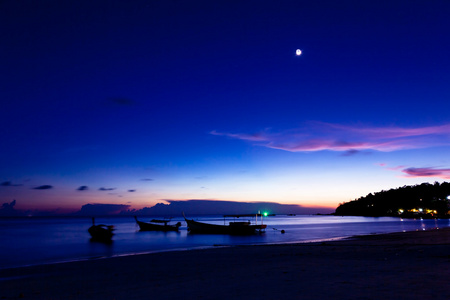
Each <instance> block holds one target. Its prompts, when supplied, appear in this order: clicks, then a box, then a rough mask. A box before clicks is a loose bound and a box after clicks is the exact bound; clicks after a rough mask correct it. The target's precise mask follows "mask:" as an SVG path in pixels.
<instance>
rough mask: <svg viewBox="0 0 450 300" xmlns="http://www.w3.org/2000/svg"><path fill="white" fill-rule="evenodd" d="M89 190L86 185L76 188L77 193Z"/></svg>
mask: <svg viewBox="0 0 450 300" xmlns="http://www.w3.org/2000/svg"><path fill="white" fill-rule="evenodd" d="M88 189H89V188H88V187H87V186H86V185H82V186H80V187H79V188H77V191H87V190H88Z"/></svg>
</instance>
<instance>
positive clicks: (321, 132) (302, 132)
mask: <svg viewBox="0 0 450 300" xmlns="http://www.w3.org/2000/svg"><path fill="white" fill-rule="evenodd" d="M210 134H212V135H216V136H226V137H229V138H232V139H238V140H243V141H248V142H252V143H254V144H255V145H258V146H263V147H267V148H272V149H279V150H285V151H290V152H314V151H323V150H329V151H339V152H345V153H346V154H347V155H352V154H355V153H357V152H359V151H363V150H375V151H384V152H389V151H397V150H407V149H418V148H429V147H435V146H448V145H450V124H444V125H440V126H430V127H419V128H402V127H394V126H392V127H369V126H362V125H355V126H346V125H339V124H330V123H323V122H309V123H307V126H305V127H302V128H296V129H291V130H284V131H280V132H273V131H271V130H269V129H266V130H263V131H261V132H258V133H253V134H248V133H221V132H218V131H211V132H210Z"/></svg>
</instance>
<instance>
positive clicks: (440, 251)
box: [0, 228, 450, 300]
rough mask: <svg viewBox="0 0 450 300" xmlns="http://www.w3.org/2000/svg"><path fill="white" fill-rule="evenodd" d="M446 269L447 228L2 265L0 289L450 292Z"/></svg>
mask: <svg viewBox="0 0 450 300" xmlns="http://www.w3.org/2000/svg"><path fill="white" fill-rule="evenodd" d="M30 251H32V249H30ZM449 277H450V228H445V229H439V230H429V231H419V232H406V233H393V234H383V235H370V236H361V237H356V238H353V239H350V240H342V241H334V242H323V243H310V244H288V245H265V246H236V247H227V248H214V249H205V250H191V251H181V252H165V253H155V254H146V255H136V256H126V257H116V258H108V259H98V260H90V261H81V262H73V263H61V264H53V265H44V266H34V267H25V268H15V269H6V270H0V299H383V298H384V299H421V300H423V299H450V284H449Z"/></svg>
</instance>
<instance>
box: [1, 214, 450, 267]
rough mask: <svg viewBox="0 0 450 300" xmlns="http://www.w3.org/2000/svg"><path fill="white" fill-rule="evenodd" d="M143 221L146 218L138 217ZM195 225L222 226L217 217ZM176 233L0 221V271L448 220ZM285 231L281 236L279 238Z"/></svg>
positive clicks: (329, 220) (293, 221)
mask: <svg viewBox="0 0 450 300" xmlns="http://www.w3.org/2000/svg"><path fill="white" fill-rule="evenodd" d="M140 219H141V220H142V221H148V220H149V218H143V217H142V218H140ZM194 219H197V220H199V221H205V222H209V223H216V224H223V218H220V217H199V218H194ZM173 220H174V221H175V222H178V221H181V222H182V224H183V226H182V227H180V231H179V232H167V233H164V232H139V231H138V230H139V228H138V227H137V225H136V223H135V221H134V219H133V218H132V217H111V218H98V219H96V223H97V224H101V223H103V224H108V225H114V226H115V228H116V231H115V236H114V238H113V243H111V244H110V245H106V244H102V243H98V242H91V241H90V236H89V233H88V232H87V229H88V228H89V226H90V225H91V219H90V218H67V217H61V218H0V238H1V241H2V242H1V246H0V268H9V267H17V266H25V265H36V264H46V263H55V262H62V261H73V260H82V259H93V258H99V257H111V256H118V255H132V254H138V253H149V252H158V251H168V250H187V249H195V248H205V247H214V246H226V245H248V244H270V243H293V242H306V241H315V240H322V239H333V238H343V237H349V236H354V235H361V234H376V233H387V232H401V231H414V230H428V229H432V228H443V227H449V226H450V221H449V220H447V219H444V220H420V219H417V220H411V219H404V220H401V219H398V218H388V217H383V218H366V217H335V216H281V215H280V216H271V217H265V218H264V223H265V224H267V229H266V232H265V233H264V234H258V235H254V236H228V235H204V234H189V233H188V232H187V228H186V223H185V222H184V220H183V219H182V218H174V219H173ZM281 230H285V232H286V233H285V234H281V232H280V231H281Z"/></svg>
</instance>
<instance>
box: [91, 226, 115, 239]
mask: <svg viewBox="0 0 450 300" xmlns="http://www.w3.org/2000/svg"><path fill="white" fill-rule="evenodd" d="M113 230H114V229H113V226H106V225H92V226H91V227H89V229H88V232H89V234H90V235H91V237H92V240H94V241H102V242H109V241H111V239H112V237H113V235H114V233H113Z"/></svg>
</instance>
